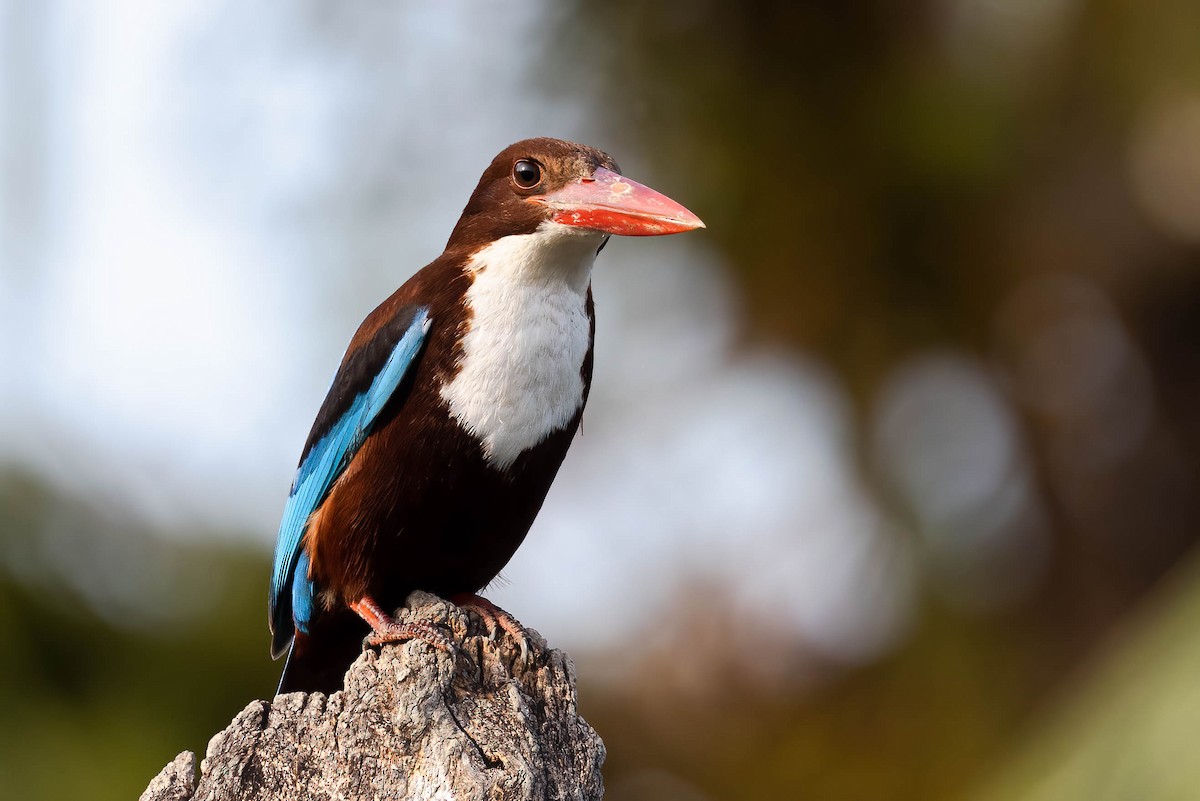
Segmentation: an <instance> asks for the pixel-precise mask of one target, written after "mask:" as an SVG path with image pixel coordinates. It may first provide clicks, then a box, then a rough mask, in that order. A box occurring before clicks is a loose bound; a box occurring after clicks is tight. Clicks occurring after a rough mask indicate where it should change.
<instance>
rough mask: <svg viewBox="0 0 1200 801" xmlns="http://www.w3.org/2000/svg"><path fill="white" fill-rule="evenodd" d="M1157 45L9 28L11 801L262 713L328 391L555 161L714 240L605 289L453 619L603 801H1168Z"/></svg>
mask: <svg viewBox="0 0 1200 801" xmlns="http://www.w3.org/2000/svg"><path fill="white" fill-rule="evenodd" d="M1152 5H1153V7H1150V6H1147V5H1144V4H1135V3H1125V2H1117V1H1116V0H1097V2H1090V3H1084V2H1082V1H1081V0H917V1H916V2H905V3H899V2H892V3H885V2H880V1H878V0H876V1H874V2H872V1H870V0H868V1H867V2H856V3H811V2H786V1H785V0H770V1H768V2H755V3H717V2H694V3H689V4H667V3H638V2H633V0H616V1H614V2H608V3H603V4H601V3H585V2H551V0H542V2H529V3H525V4H520V5H516V4H510V5H507V6H505V5H501V4H491V3H485V2H482V0H481V1H480V2H447V3H436V4H435V3H424V4H417V3H407V4H402V3H386V4H385V3H374V2H365V1H363V0H355V1H354V2H339V3H329V2H318V1H317V0H300V1H299V2H292V3H287V4H278V3H275V4H257V3H244V2H231V1H230V0H196V1H195V2H191V3H187V4H169V3H153V2H134V1H133V0H126V1H125V2H116V1H113V2H107V3H102V4H96V3H86V2H81V1H80V0H49V2H40V3H35V2H28V1H27V0H0V159H2V163H3V168H2V173H0V365H2V366H3V369H2V370H0V640H2V642H3V645H2V646H0V776H3V777H4V778H3V781H2V783H0V784H2V786H0V796H3V797H10V798H21V799H60V798H84V797H86V798H94V799H109V798H111V799H127V798H133V797H135V796H136V795H137V794H138V793H139V792H140V791H141V790H142V789H143V788H144V786H145V785H146V783H147V782H148V781H149V780H150V778H151V777H152V776H153V775H154V774H155V773H156V772H157V771H158V770H159V768H161V767H162V765H164V764H165V763H166V762H167V761H169V760H170V759H171V758H172V757H173V756H174V755H175V754H176V753H178V752H179V751H181V750H183V749H185V748H186V749H195V750H200V751H203V749H204V747H205V745H206V742H207V738H208V737H209V736H210V735H212V734H214V733H215V732H216V731H218V730H219V729H220V728H222V727H223V726H224V725H225V723H226V722H227V721H228V720H229V719H230V718H231V717H232V716H233V715H234V714H235V713H236V712H238V711H239V710H240V709H241V708H242V707H244V706H245V704H246V703H248V702H249V701H250V700H252V699H254V698H264V697H267V696H269V695H270V694H271V692H272V690H273V687H274V683H275V681H276V678H277V674H278V670H279V665H278V664H276V663H272V662H271V661H270V659H269V658H268V656H267V649H268V635H267V629H266V603H265V601H266V587H267V578H268V572H269V567H268V564H269V562H268V560H269V556H270V550H271V547H272V544H273V541H274V531H275V526H276V525H277V522H278V515H279V513H280V511H281V509H282V506H283V500H284V496H285V494H286V491H287V488H288V486H289V483H290V480H291V474H292V471H293V470H294V468H295V463H296V459H297V458H298V456H299V451H300V447H301V445H302V444H303V442H304V440H305V437H306V435H307V432H308V428H309V426H310V424H311V422H312V419H313V417H314V415H315V412H316V409H317V407H318V406H319V404H320V402H321V400H322V397H323V395H324V391H325V388H326V387H327V386H328V382H329V380H330V378H331V377H332V374H333V371H334V368H335V366H336V364H337V362H338V360H339V358H340V355H341V352H342V350H343V348H344V347H345V344H346V342H347V341H348V339H349V337H350V335H351V333H352V332H353V331H354V329H355V327H356V326H357V324H358V322H359V321H360V320H361V319H362V317H363V316H364V315H365V314H366V313H367V312H368V311H369V310H370V309H371V308H373V307H374V305H375V304H376V303H378V302H379V301H380V300H381V299H383V298H384V297H386V296H387V295H388V294H389V293H390V292H391V291H392V290H393V289H394V288H395V287H396V286H398V285H399V284H400V283H401V282H402V281H403V280H404V279H406V278H407V277H408V276H409V275H410V274H412V273H413V272H414V271H415V270H416V269H418V268H419V267H420V266H422V265H423V264H425V263H426V262H428V261H430V260H431V259H432V258H433V257H435V256H436V255H437V254H438V253H439V252H440V251H441V248H442V245H443V244H444V242H445V239H446V237H447V236H448V235H449V232H450V229H451V227H452V225H453V223H454V221H455V219H456V218H457V216H458V213H459V211H460V210H461V208H462V206H463V204H464V203H465V202H466V199H467V197H468V196H469V194H470V192H471V190H472V188H473V187H474V184H475V181H476V180H477V178H478V175H479V173H480V172H481V171H482V169H483V168H484V167H485V166H486V165H487V163H488V162H489V161H490V159H491V157H492V156H493V155H494V154H495V153H496V152H498V151H499V150H500V149H501V148H502V147H503V146H505V145H507V144H508V143H510V142H512V141H514V140H516V139H519V138H522V137H525V136H532V135H553V136H560V137H564V138H569V139H575V140H580V141H584V142H587V143H589V144H593V145H595V146H598V147H600V148H602V149H604V150H607V151H609V152H611V153H613V154H614V155H615V156H616V158H617V159H618V160H619V161H620V163H621V165H622V167H623V169H624V171H625V172H626V173H627V174H628V175H630V176H631V177H633V178H635V179H637V180H639V181H643V182H645V183H648V184H649V185H651V186H653V187H655V188H657V189H659V190H661V191H663V192H665V193H666V194H668V195H670V196H672V197H674V198H676V199H678V200H680V201H681V202H683V203H684V204H685V205H687V206H688V207H690V208H691V209H692V210H694V211H695V212H696V213H697V214H699V215H700V216H701V217H702V218H703V219H704V220H705V221H706V223H707V224H708V230H707V231H704V232H700V233H697V234H692V235H690V236H687V237H670V238H665V239H661V240H657V239H656V240H641V241H635V242H629V241H614V242H613V243H612V244H611V245H610V246H609V247H608V249H606V251H605V253H604V255H603V257H602V258H601V259H600V260H599V262H598V264H597V270H596V273H595V278H594V287H595V293H596V299H597V304H596V305H597V318H598V324H597V328H598V331H597V342H596V376H595V384H594V390H593V394H592V399H591V403H590V405H589V407H588V411H587V415H586V419H585V425H584V435H583V436H582V438H581V439H580V440H579V441H577V442H576V444H575V445H574V447H573V449H572V452H571V454H570V455H569V457H568V459H567V462H566V464H565V465H564V467H563V470H562V473H561V475H560V478H559V480H558V482H557V483H556V485H555V487H554V489H553V490H552V492H551V494H550V497H549V499H548V501H547V504H546V507H545V509H544V511H543V513H542V515H541V517H540V518H539V519H538V521H537V523H536V525H535V527H534V529H533V531H532V532H531V534H530V536H529V538H528V539H527V541H526V544H525V545H524V547H523V548H522V549H521V551H520V552H519V553H518V555H517V557H516V558H515V559H514V561H513V562H512V563H511V564H510V565H509V567H508V568H507V569H506V571H505V579H504V580H503V581H501V582H499V583H498V585H497V586H496V587H494V588H493V589H491V590H490V591H489V592H488V594H489V596H490V597H492V598H493V599H494V600H495V601H496V602H497V603H499V604H501V605H502V606H505V607H506V608H508V609H509V610H511V611H512V612H513V613H514V614H515V615H516V616H517V617H518V618H519V619H521V620H522V621H524V622H525V623H526V624H527V625H529V626H530V627H532V628H535V629H537V630H539V631H541V632H542V633H543V634H545V635H546V636H547V637H548V638H549V639H550V640H551V642H552V643H554V644H555V645H557V646H559V647H562V648H565V649H567V650H568V651H569V652H570V654H571V655H572V656H573V657H574V659H575V661H576V663H577V666H578V672H579V676H580V683H581V695H582V704H583V712H584V714H585V716H586V717H588V718H589V720H590V721H591V722H592V723H593V725H595V726H596V727H597V729H598V730H599V732H600V734H601V735H602V736H603V737H604V740H605V742H606V744H607V745H608V748H609V759H608V762H607V765H606V771H605V776H606V782H607V786H608V797H609V798H611V799H615V800H617V801H626V800H633V799H684V800H685V801H702V800H704V799H735V798H736V799H779V798H811V799H821V800H822V801H840V800H841V799H847V800H849V799H883V798H887V799H909V798H911V799H924V800H925V801H933V800H937V799H1109V798H1113V799H1115V798H1121V799H1127V798H1139V799H1151V798H1153V799H1194V798H1200V764H1198V763H1197V761H1196V760H1195V758H1194V755H1193V750H1194V743H1195V741H1196V738H1197V737H1198V736H1200V678H1197V677H1200V642H1198V639H1200V638H1197V636H1196V634H1195V632H1196V630H1197V628H1198V627H1200V556H1197V552H1196V548H1195V544H1196V540H1197V539H1198V538H1200V47H1197V38H1196V32H1197V31H1198V30H1200V5H1197V4H1196V3H1194V2H1190V0H1162V1H1161V2H1158V3H1155V4H1152ZM64 763H68V764H70V765H72V766H73V768H72V769H70V770H66V769H64V768H63V765H64Z"/></svg>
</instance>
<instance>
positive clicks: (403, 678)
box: [141, 593, 604, 801]
mask: <svg viewBox="0 0 1200 801" xmlns="http://www.w3.org/2000/svg"><path fill="white" fill-rule="evenodd" d="M398 617H399V618H400V619H401V620H413V621H416V620H425V621H429V622H431V623H434V624H437V625H441V626H443V630H444V631H446V632H447V633H449V634H450V636H451V638H452V639H454V640H455V641H456V642H458V643H459V644H460V645H461V653H460V654H459V655H458V656H457V657H455V656H452V655H450V654H447V653H443V652H441V651H438V650H436V649H434V648H433V647H431V646H430V645H428V644H427V643H425V642H423V641H420V640H413V641H410V642H406V643H402V644H399V645H388V646H384V647H383V648H382V649H381V650H379V651H376V650H373V649H372V650H368V651H366V652H365V653H364V654H363V655H362V656H361V657H359V659H358V661H357V662H355V663H354V666H353V667H352V668H351V669H350V672H349V673H348V674H347V675H346V689H345V690H343V691H341V692H337V693H334V694H333V695H331V696H329V697H328V698H326V697H325V696H324V695H321V694H319V693H314V694H312V695H305V694H303V693H290V694H288V695H281V696H278V697H277V698H276V699H275V700H274V701H273V702H270V703H267V702H263V701H255V702H253V703H251V704H250V705H249V706H247V707H246V708H245V709H244V710H243V711H242V712H241V714H239V715H238V716H237V717H236V718H234V720H233V722H232V723H230V725H229V726H228V727H227V728H226V729H225V730H224V731H223V732H221V733H219V734H217V735H216V736H215V737H213V738H212V740H211V741H210V742H209V744H208V753H207V755H206V757H205V759H204V760H203V762H202V763H201V766H200V777H199V781H198V782H197V777H196V774H195V760H196V758H195V755H194V754H192V753H191V752H190V751H185V752H183V753H182V754H180V755H179V756H178V757H176V758H175V760H174V761H173V762H172V763H171V764H169V765H167V766H166V767H165V768H164V769H163V771H162V772H161V773H160V774H159V775H158V776H156V777H155V778H154V780H153V781H151V782H150V786H149V787H147V788H146V791H145V792H144V793H143V794H142V797H141V799H142V801H200V799H205V801H209V800H211V801H217V800H218V799H220V800H221V801H225V800H227V799H289V801H294V800H296V799H347V801H349V800H351V799H434V798H437V799H462V800H463V801H468V799H490V800H492V801H507V800H508V799H543V798H545V799H594V798H600V797H601V796H602V795H603V792H604V788H603V783H602V780H601V777H600V765H601V763H602V762H603V761H604V744H603V743H602V742H601V741H600V738H599V736H597V734H596V732H595V731H593V730H592V728H591V727H590V726H589V725H588V724H587V723H586V722H585V721H584V720H583V718H581V717H580V716H579V713H578V711H577V709H576V693H575V671H574V667H573V665H572V664H571V662H570V660H569V659H568V658H567V656H566V655H565V654H564V653H562V652H561V651H556V650H551V649H550V648H548V647H547V645H546V643H545V641H544V640H542V639H541V637H539V636H538V635H537V634H536V633H534V632H531V633H530V643H529V645H530V648H529V654H528V658H527V659H522V656H521V649H520V645H519V643H516V642H514V641H513V640H512V638H510V637H509V636H508V635H507V634H506V633H504V632H503V631H497V633H496V635H495V639H494V640H493V639H492V638H490V637H489V636H488V635H487V632H486V631H484V630H482V626H481V624H480V621H479V620H478V618H477V617H475V616H474V615H473V614H471V615H468V614H467V613H464V612H463V611H461V610H460V609H458V608H457V607H455V606H452V605H451V604H449V603H447V602H445V601H442V600H441V599H438V598H435V597H434V596H431V595H426V594H424V593H414V595H413V596H412V597H411V598H410V599H409V609H406V610H401V611H400V612H399V613H398Z"/></svg>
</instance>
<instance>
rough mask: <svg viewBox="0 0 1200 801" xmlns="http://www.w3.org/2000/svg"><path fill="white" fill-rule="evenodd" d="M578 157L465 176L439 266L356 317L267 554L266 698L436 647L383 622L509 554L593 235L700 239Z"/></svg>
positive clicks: (596, 153) (576, 411)
mask: <svg viewBox="0 0 1200 801" xmlns="http://www.w3.org/2000/svg"><path fill="white" fill-rule="evenodd" d="M703 227H704V223H703V222H701V220H700V218H698V217H697V216H696V215H695V214H693V213H692V212H690V211H688V210H687V209H686V208H684V207H683V206H682V205H680V204H679V203H677V202H675V201H673V200H671V199H670V198H668V197H666V196H665V195H662V194H660V193H659V192H657V191H655V190H653V189H650V188H649V187H647V186H645V185H643V184H639V183H637V182H635V181H632V180H630V179H628V178H625V177H624V176H623V175H622V174H621V171H620V168H619V167H618V166H617V163H616V162H615V161H614V160H613V158H612V157H611V156H609V155H608V154H607V153H604V152H602V151H600V150H597V149H595V148H592V147H589V146H587V145H582V144H577V143H574V142H568V141H564V140H561V139H552V138H544V137H543V138H534V139H525V140H522V141H520V142H516V143H515V144H513V145H510V146H509V147H507V148H505V149H504V150H503V151H501V152H500V153H499V154H498V155H497V156H496V157H495V158H494V159H493V160H492V162H491V164H490V165H489V166H488V168H487V169H486V170H485V171H484V173H483V175H482V177H481V178H480V179H479V183H478V185H477V186H476V188H475V190H474V192H473V193H472V194H471V196H470V199H469V201H468V202H467V204H466V207H465V208H464V209H463V212H462V215H461V216H460V217H459V219H458V222H457V223H456V224H455V226H454V228H453V229H452V231H451V234H450V238H449V240H448V241H447V243H446V247H445V250H444V252H443V253H442V254H441V255H440V256H439V257H437V258H436V259H434V260H433V261H432V262H430V263H429V264H428V265H426V266H425V267H424V268H422V269H421V270H419V271H417V272H416V273H415V274H413V276H412V277H411V278H410V279H409V280H408V281H406V282H405V283H404V284H403V285H402V286H401V287H400V288H399V289H398V290H396V292H395V293H393V294H392V295H391V296H390V297H389V298H387V299H386V300H385V301H383V303H381V304H380V305H379V306H378V307H377V308H375V310H374V311H372V312H371V313H370V314H369V315H367V317H366V319H365V320H363V322H362V324H361V325H360V326H359V328H358V330H357V332H356V333H355V334H354V336H353V337H352V338H351V340H350V344H349V346H348V347H347V349H346V352H345V355H344V356H343V358H342V361H341V364H340V366H339V367H338V369H337V372H336V374H335V376H334V379H333V382H332V384H331V386H330V388H329V391H328V394H327V395H326V397H325V400H324V402H323V403H322V404H321V406H320V409H319V411H318V413H317V416H316V420H315V422H314V423H313V426H312V430H311V432H310V433H309V436H308V440H307V441H306V442H305V445H304V449H303V451H302V455H301V457H300V463H299V467H298V469H297V471H296V474H295V478H294V480H293V483H292V486H291V490H290V492H289V495H288V498H287V501H286V503H285V506H284V511H283V516H282V520H281V521H280V526H279V533H278V537H277V541H276V545H275V553H274V561H273V567H272V575H271V585H270V598H269V623H270V630H271V655H272V657H273V658H275V659H278V658H280V657H282V656H284V655H285V654H286V655H287V660H286V661H285V663H284V668H283V673H282V676H281V679H280V682H279V687H278V692H279V693H284V692H294V691H304V692H324V693H332V692H335V691H337V690H338V689H340V688H341V686H342V683H343V679H344V674H345V672H346V670H347V669H348V668H349V667H350V665H351V664H352V663H353V662H354V660H355V659H356V658H357V656H358V654H359V653H360V652H361V650H362V647H363V641H364V639H366V640H368V641H369V642H371V643H383V642H389V641H399V640H405V639H416V638H420V639H424V640H426V641H427V642H429V643H430V644H432V645H434V646H436V647H444V643H445V641H446V638H445V636H444V635H442V634H440V633H439V632H438V631H436V630H433V627H432V626H429V625H428V624H426V625H425V626H422V625H419V624H418V625H414V624H407V625H405V624H400V623H398V622H397V621H396V619H395V618H394V617H392V615H391V614H390V613H389V612H388V611H385V610H392V609H396V608H398V607H400V606H402V605H403V604H404V602H405V599H406V598H407V597H408V595H409V593H411V592H413V591H414V590H424V591H426V592H429V593H432V594H435V595H438V596H440V597H443V598H447V599H451V600H455V601H458V602H460V603H462V601H461V599H464V598H465V599H466V600H465V603H466V604H468V605H472V606H475V607H476V609H477V610H479V611H480V612H481V614H483V615H484V616H486V617H488V619H489V620H490V621H491V622H499V623H500V624H501V625H503V626H504V627H505V628H509V627H510V626H511V625H515V621H513V619H512V618H511V616H510V615H508V614H507V613H505V612H503V610H500V609H499V608H498V607H496V606H494V605H492V604H490V602H488V601H486V600H484V599H483V598H481V597H480V596H479V595H478V593H480V592H482V591H483V590H484V589H485V588H486V587H487V586H488V585H489V584H490V583H491V582H492V581H493V580H494V579H495V578H496V577H497V576H498V575H499V573H500V571H501V569H502V568H503V567H504V566H505V564H506V563H507V562H508V561H509V559H510V558H511V557H512V556H513V554H514V553H515V552H516V550H517V548H518V546H519V545H520V544H521V542H522V541H523V540H524V538H525V535H526V533H527V532H528V531H529V528H530V526H531V525H532V523H533V521H534V518H535V517H536V516H537V514H538V511H539V510H540V509H541V506H542V503H543V501H544V499H545V497H546V494H547V492H548V491H549V489H550V485H551V483H552V482H553V480H554V477H555V475H556V473H557V472H558V469H559V465H560V464H561V463H562V461H563V458H564V457H565V455H566V453H567V449H568V447H569V446H570V444H571V442H572V440H573V438H574V436H575V433H576V430H577V429H578V427H579V424H580V419H581V416H582V414H583V409H584V406H585V404H586V402H587V398H588V392H589V389H590V387H591V379H592V362H593V357H592V346H593V341H594V338H595V315H594V304H593V299H592V288H591V277H592V267H593V263H594V261H595V259H596V256H597V255H598V254H599V252H600V250H601V249H603V247H604V245H605V244H606V243H607V242H608V239H609V237H610V236H613V235H617V236H657V235H665V234H676V233H682V232H685V231H691V230H694V229H697V228H703Z"/></svg>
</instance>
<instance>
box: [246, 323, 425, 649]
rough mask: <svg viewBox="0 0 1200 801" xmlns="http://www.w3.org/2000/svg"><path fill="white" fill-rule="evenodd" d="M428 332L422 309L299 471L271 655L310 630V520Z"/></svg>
mask: <svg viewBox="0 0 1200 801" xmlns="http://www.w3.org/2000/svg"><path fill="white" fill-rule="evenodd" d="M428 331H429V310H428V309H427V308H424V307H421V308H419V309H417V310H416V312H415V314H414V315H413V318H412V320H411V322H410V323H409V324H408V327H407V329H405V331H404V334H403V335H402V336H401V337H400V340H399V341H398V342H397V343H396V346H395V347H394V348H392V351H391V353H390V354H389V355H388V358H387V360H386V361H385V362H384V364H383V367H382V368H381V369H380V370H379V372H378V373H377V374H376V376H375V377H374V379H373V380H372V381H371V385H370V387H369V388H368V389H367V390H366V391H365V392H361V393H359V394H358V395H356V396H355V397H354V398H353V400H352V401H351V402H350V405H349V407H348V408H347V409H346V410H345V412H344V413H343V414H342V415H341V417H339V418H338V419H337V421H336V422H334V423H333V425H332V426H331V427H330V429H329V430H328V431H327V432H326V433H325V434H324V435H323V436H322V437H321V438H320V439H319V440H317V442H316V443H315V444H314V445H313V446H312V447H311V448H310V449H309V450H308V453H306V454H305V457H304V459H303V461H302V462H301V463H300V468H299V469H298V470H297V471H296V478H295V480H294V481H293V482H292V491H291V493H290V495H289V496H288V499H287V503H286V504H285V505H284V508H283V520H282V521H281V522H280V524H279V536H278V539H277V540H276V543H275V564H274V568H273V570H272V574H271V601H270V607H271V610H270V611H271V614H270V620H271V631H272V634H273V635H274V637H273V640H272V654H273V655H274V656H276V657H278V656H279V655H280V654H281V653H282V652H283V650H284V649H285V648H286V647H287V645H288V642H289V641H290V640H291V638H292V631H293V628H295V629H299V630H300V631H302V632H306V631H307V630H308V624H309V622H310V621H311V619H312V613H313V607H314V604H313V599H314V596H315V588H314V587H313V586H312V582H311V581H310V580H309V578H308V556H307V555H306V554H303V553H302V548H301V543H302V541H303V538H304V531H305V529H306V528H307V527H308V519H309V517H310V516H311V515H312V513H313V512H314V511H316V509H317V507H319V506H320V505H321V503H322V502H323V501H324V500H325V496H326V495H328V493H329V489H330V488H331V487H332V486H333V484H334V482H335V481H337V478H338V476H340V475H341V474H342V471H343V470H345V469H346V466H347V465H348V464H349V463H350V460H351V459H352V458H353V457H354V454H355V453H357V452H358V449H359V448H360V447H361V446H362V443H363V440H365V439H366V437H367V434H369V433H370V431H371V424H372V423H373V422H374V421H375V419H376V418H377V417H378V416H379V413H380V412H381V411H383V408H384V406H386V405H387V402H388V400H389V399H390V398H391V397H392V395H393V393H395V391H396V388H397V387H399V386H400V383H401V382H402V381H403V380H404V376H405V375H406V374H407V372H408V369H409V367H410V366H411V365H412V363H413V361H414V360H415V359H416V356H417V353H418V352H419V351H420V349H421V345H422V344H423V343H424V342H425V335H426V333H427V332H428ZM335 384H336V380H335Z"/></svg>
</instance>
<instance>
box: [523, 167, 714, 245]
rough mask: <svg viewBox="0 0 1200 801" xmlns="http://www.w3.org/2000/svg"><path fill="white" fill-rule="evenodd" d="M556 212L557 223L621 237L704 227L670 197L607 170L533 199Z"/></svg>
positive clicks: (698, 219)
mask: <svg viewBox="0 0 1200 801" xmlns="http://www.w3.org/2000/svg"><path fill="white" fill-rule="evenodd" d="M531 200H534V201H536V202H540V203H545V204H546V205H547V206H549V207H550V208H552V209H553V210H554V217H553V218H552V219H553V220H554V222H556V223H561V224H563V225H575V226H578V227H580V228H588V229H591V230H593V231H600V232H601V233H605V234H617V235H619V236H660V235H662V234H680V233H683V232H684V231H692V230H695V229H697V228H703V227H704V223H702V222H701V221H700V218H699V217H697V216H696V215H695V214H692V213H691V212H690V211H688V210H687V209H685V208H684V207H683V206H681V205H679V204H678V203H676V202H675V201H674V200H671V198H669V197H667V196H666V195H663V194H660V193H659V192H655V191H654V190H653V189H651V188H650V187H648V186H643V185H642V184H639V183H638V182H637V181H631V180H629V179H628V178H626V177H624V176H623V175H618V174H617V173H615V172H613V171H612V170H606V169H604V168H603V167H598V168H596V172H595V173H593V174H592V177H591V178H581V179H580V180H578V181H575V182H574V183H570V184H567V185H566V186H564V187H563V188H562V189H559V190H558V191H557V192H551V193H550V194H548V195H541V196H539V197H536V198H531Z"/></svg>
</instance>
